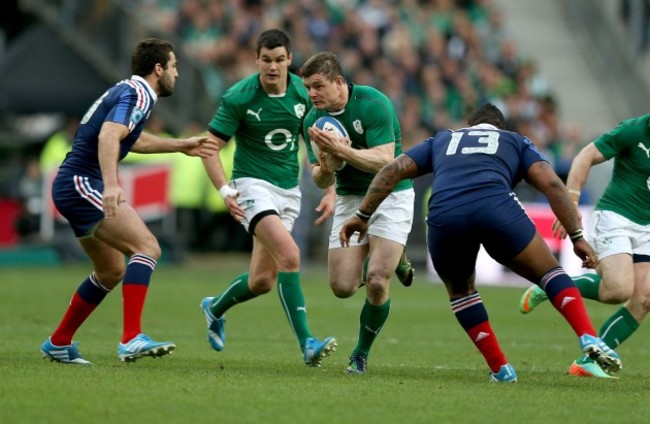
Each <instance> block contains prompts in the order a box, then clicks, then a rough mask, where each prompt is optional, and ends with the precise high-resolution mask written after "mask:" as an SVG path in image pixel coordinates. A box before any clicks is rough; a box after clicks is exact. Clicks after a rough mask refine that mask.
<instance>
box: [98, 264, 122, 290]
mask: <svg viewBox="0 0 650 424" xmlns="http://www.w3.org/2000/svg"><path fill="white" fill-rule="evenodd" d="M125 270H126V267H125V266H114V267H112V268H110V269H105V270H101V271H100V270H95V277H97V281H99V283H100V284H101V285H102V286H104V287H106V288H107V289H112V288H114V287H115V286H117V285H118V284H119V282H120V281H122V280H123V279H124V272H125Z"/></svg>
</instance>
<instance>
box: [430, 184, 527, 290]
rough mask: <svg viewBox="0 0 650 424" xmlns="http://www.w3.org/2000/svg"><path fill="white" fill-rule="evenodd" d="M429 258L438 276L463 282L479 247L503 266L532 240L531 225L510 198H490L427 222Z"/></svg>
mask: <svg viewBox="0 0 650 424" xmlns="http://www.w3.org/2000/svg"><path fill="white" fill-rule="evenodd" d="M427 225H428V235H427V244H428V247H429V255H430V256H431V260H432V261H433V266H434V267H435V269H436V272H437V273H438V275H440V276H441V277H443V278H445V279H449V280H451V281H466V280H467V279H468V278H469V277H470V276H471V275H472V274H473V273H474V269H475V266H476V258H477V256H478V252H479V248H480V246H481V245H483V247H484V248H485V250H486V251H487V253H488V254H489V255H490V256H491V257H492V258H493V259H494V260H496V261H497V262H499V263H501V264H503V263H504V262H507V261H509V260H510V259H512V258H514V257H515V256H517V254H519V253H520V252H521V251H522V250H524V248H525V247H526V246H528V244H529V243H530V242H531V240H532V239H533V237H534V236H535V232H536V228H535V224H534V223H533V221H531V219H530V218H529V217H528V215H526V212H525V211H524V209H523V207H522V205H521V204H520V203H519V201H518V200H517V199H516V198H515V196H514V195H501V196H492V197H489V198H486V199H482V200H479V201H475V202H472V203H471V204H469V205H466V206H463V207H459V208H456V209H454V210H453V211H448V212H445V213H442V214H440V215H437V216H435V217H430V218H427Z"/></svg>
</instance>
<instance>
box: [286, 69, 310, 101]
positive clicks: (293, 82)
mask: <svg viewBox="0 0 650 424" xmlns="http://www.w3.org/2000/svg"><path fill="white" fill-rule="evenodd" d="M287 79H288V84H289V87H290V88H291V89H292V90H296V91H297V92H299V93H300V94H301V95H305V96H307V89H306V88H305V84H303V82H302V78H300V77H299V76H298V75H296V74H293V73H291V72H289V74H288V75H287Z"/></svg>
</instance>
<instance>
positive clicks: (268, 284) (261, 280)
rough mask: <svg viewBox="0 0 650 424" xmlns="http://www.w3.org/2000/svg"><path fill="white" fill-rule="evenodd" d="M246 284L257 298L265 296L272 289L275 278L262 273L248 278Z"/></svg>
mask: <svg viewBox="0 0 650 424" xmlns="http://www.w3.org/2000/svg"><path fill="white" fill-rule="evenodd" d="M248 283H249V285H250V289H251V291H252V292H253V293H255V294H256V295H258V296H259V295H262V294H266V293H268V292H270V291H271V289H273V286H274V285H275V276H273V275H271V274H270V273H268V274H267V273H264V274H261V275H257V276H255V277H254V278H249V280H248Z"/></svg>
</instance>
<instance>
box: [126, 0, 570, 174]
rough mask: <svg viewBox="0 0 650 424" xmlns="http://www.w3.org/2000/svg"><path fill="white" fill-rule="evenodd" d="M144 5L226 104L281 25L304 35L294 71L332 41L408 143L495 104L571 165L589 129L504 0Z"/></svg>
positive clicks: (146, 0) (155, 27)
mask: <svg viewBox="0 0 650 424" xmlns="http://www.w3.org/2000/svg"><path fill="white" fill-rule="evenodd" d="M137 10H138V16H141V17H142V18H143V20H144V21H145V23H146V25H147V26H148V27H149V28H151V30H152V31H162V32H163V33H168V34H173V35H174V36H176V37H177V38H178V39H180V40H181V43H182V48H183V49H184V50H185V51H186V53H187V54H188V55H189V56H190V57H192V58H193V59H194V60H195V61H196V63H197V64H199V65H200V66H201V68H202V70H203V76H204V83H205V86H206V89H207V90H208V91H209V92H210V94H211V95H212V96H213V98H214V99H215V101H218V99H219V98H220V96H221V94H222V93H223V91H224V90H225V89H227V88H228V87H229V86H230V85H231V84H232V83H233V82H235V81H237V80H239V79H240V78H242V77H244V76H246V75H249V74H250V73H252V72H254V71H255V67H254V57H253V52H254V42H255V39H256V36H257V35H258V34H259V32H260V31H262V30H263V29H267V28H272V27H278V28H283V29H284V30H286V31H288V33H289V34H290V35H291V36H292V38H293V42H294V47H293V50H294V51H293V54H294V61H293V65H294V67H295V69H294V71H295V70H297V69H298V68H299V67H300V65H301V64H302V63H303V62H304V60H305V59H306V58H308V57H309V56H310V55H312V54H313V53H314V52H317V51H322V50H331V51H333V52H335V53H336V54H338V55H339V56H340V57H341V59H342V62H343V66H344V69H345V71H346V72H347V73H348V75H347V78H348V79H349V81H352V82H354V83H357V84H367V85H372V86H374V87H377V88H379V89H381V90H382V91H384V92H385V93H386V94H387V95H388V96H389V97H390V98H391V100H392V101H393V103H394V105H395V107H396V109H397V111H398V114H399V117H400V123H401V126H402V131H403V134H404V144H405V147H407V148H408V147H409V146H411V145H413V144H415V143H417V142H419V141H420V140H422V139H423V138H426V137H427V136H428V135H430V134H432V133H434V132H435V131H437V130H439V129H444V128H454V127H459V126H462V125H463V124H464V118H465V116H466V113H467V111H468V110H470V109H472V108H474V107H475V106H477V105H479V104H482V103H484V102H486V101H491V102H493V103H495V104H497V105H498V106H499V107H500V108H501V109H502V110H503V111H504V112H505V114H506V116H507V118H508V125H509V128H510V129H511V130H514V131H517V132H520V133H522V134H524V135H527V136H529V138H530V139H531V140H533V141H534V142H535V144H536V145H537V146H538V148H539V149H540V150H542V151H543V152H544V153H545V154H546V155H547V157H548V158H549V160H551V161H552V162H553V163H554V164H556V165H557V167H558V170H559V171H561V172H564V167H565V166H566V164H565V163H563V162H565V160H566V159H567V158H571V157H572V155H573V154H575V151H576V149H577V148H578V147H580V144H581V134H580V128H578V127H576V126H572V127H570V128H563V127H562V126H561V125H560V119H559V105H558V104H557V102H556V100H555V98H554V96H553V93H552V91H551V87H549V84H548V83H547V81H546V80H545V79H544V76H543V75H541V74H540V72H539V69H538V66H537V63H536V61H535V58H534V57H531V56H526V55H522V54H521V53H520V52H519V50H518V47H517V44H516V42H515V40H514V38H513V37H512V35H511V34H509V33H508V31H507V29H506V27H505V18H506V17H505V15H504V11H503V10H502V9H500V7H499V6H498V3H497V2H495V1H494V0H402V1H391V0H325V1H316V0H303V1H290V0H285V1H283V0H239V1H211V0H139V2H138V3H137Z"/></svg>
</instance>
